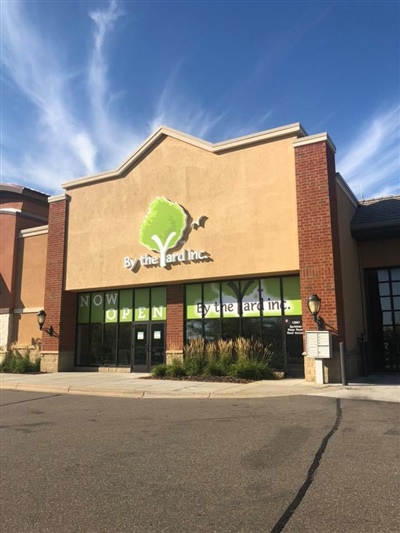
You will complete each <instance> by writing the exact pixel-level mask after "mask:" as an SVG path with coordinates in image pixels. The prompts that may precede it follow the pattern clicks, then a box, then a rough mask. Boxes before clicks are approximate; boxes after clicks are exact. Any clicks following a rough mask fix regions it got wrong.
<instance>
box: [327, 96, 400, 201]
mask: <svg viewBox="0 0 400 533" xmlns="http://www.w3.org/2000/svg"><path fill="white" fill-rule="evenodd" d="M337 168H338V171H339V172H340V173H341V174H342V175H343V177H344V179H345V180H346V181H347V183H348V184H349V185H350V187H351V188H352V189H353V191H354V192H355V194H356V195H357V196H358V197H361V196H363V197H364V198H373V197H375V198H379V197H381V196H386V195H388V194H400V106H398V105H396V106H393V107H390V108H389V109H385V110H384V111H381V112H380V113H377V114H375V115H374V116H372V117H371V118H370V120H368V121H367V122H366V123H365V124H364V125H363V127H362V128H361V129H360V130H359V132H358V133H357V134H356V136H355V138H354V140H353V142H352V143H351V144H350V145H349V146H347V147H345V149H344V154H343V156H342V157H341V158H340V159H339V160H338V164H337Z"/></svg>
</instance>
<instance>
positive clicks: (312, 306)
mask: <svg viewBox="0 0 400 533" xmlns="http://www.w3.org/2000/svg"><path fill="white" fill-rule="evenodd" d="M307 307H308V310H309V311H310V313H311V314H312V316H313V319H314V322H315V323H316V324H317V325H318V330H322V329H323V327H322V318H321V317H319V316H318V313H319V310H320V309H321V298H320V297H319V296H318V295H317V294H312V295H311V296H309V297H308V298H307Z"/></svg>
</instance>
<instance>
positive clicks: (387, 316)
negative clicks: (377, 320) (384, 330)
mask: <svg viewBox="0 0 400 533" xmlns="http://www.w3.org/2000/svg"><path fill="white" fill-rule="evenodd" d="M382 322H383V325H384V326H391V325H392V312H391V311H385V312H384V313H382Z"/></svg>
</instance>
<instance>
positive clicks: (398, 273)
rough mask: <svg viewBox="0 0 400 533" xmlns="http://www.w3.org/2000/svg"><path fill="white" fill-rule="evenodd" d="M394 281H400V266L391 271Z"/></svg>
mask: <svg viewBox="0 0 400 533" xmlns="http://www.w3.org/2000/svg"><path fill="white" fill-rule="evenodd" d="M390 275H391V278H392V281H400V268H392V269H391V271H390Z"/></svg>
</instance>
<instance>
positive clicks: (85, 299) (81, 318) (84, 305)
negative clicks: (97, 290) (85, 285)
mask: <svg viewBox="0 0 400 533" xmlns="http://www.w3.org/2000/svg"><path fill="white" fill-rule="evenodd" d="M89 320H90V294H89V293H86V294H80V295H79V296H78V323H79V324H88V323H89Z"/></svg>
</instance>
